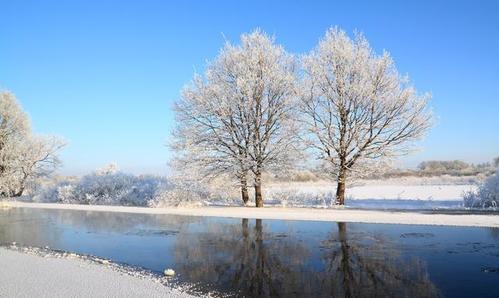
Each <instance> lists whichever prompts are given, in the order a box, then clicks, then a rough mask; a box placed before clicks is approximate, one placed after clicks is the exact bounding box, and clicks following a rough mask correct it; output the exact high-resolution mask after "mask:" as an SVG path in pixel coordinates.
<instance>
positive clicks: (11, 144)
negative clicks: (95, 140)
mask: <svg viewBox="0 0 499 298" xmlns="http://www.w3.org/2000/svg"><path fill="white" fill-rule="evenodd" d="M64 145H65V143H64V142H63V141H62V140H61V139H59V138H56V137H52V136H46V137H45V136H35V135H32V133H31V127H30V122H29V119H28V116H27V115H26V113H24V112H23V110H22V108H21V107H20V105H19V104H18V102H17V100H16V98H15V96H14V95H13V94H12V93H10V92H6V91H2V92H0V197H6V196H7V197H8V196H20V195H22V194H23V193H24V191H25V189H26V187H28V185H29V184H30V183H35V182H36V181H37V179H39V178H42V177H47V176H48V175H50V174H51V173H52V172H53V171H54V170H55V169H56V168H57V167H58V166H59V164H60V161H59V159H58V156H57V152H58V151H59V150H60V149H61V148H62V147H63V146H64Z"/></svg>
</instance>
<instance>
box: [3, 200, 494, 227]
mask: <svg viewBox="0 0 499 298" xmlns="http://www.w3.org/2000/svg"><path fill="white" fill-rule="evenodd" d="M13 207H21V208H45V209H64V210H84V211H104V212H124V213H141V214H170V215H186V216H214V217H231V218H258V219H281V220H311V221H337V222H361V223H385V224H415V225H448V226H475V227H499V215H496V214H433V213H421V212H409V211H377V210H352V209H344V208H330V209H324V208H278V207H267V208H254V207H206V206H205V207H197V208H194V207H190V208H185V207H184V208H147V207H124V206H102V205H75V204H53V203H23V202H4V203H3V208H13Z"/></svg>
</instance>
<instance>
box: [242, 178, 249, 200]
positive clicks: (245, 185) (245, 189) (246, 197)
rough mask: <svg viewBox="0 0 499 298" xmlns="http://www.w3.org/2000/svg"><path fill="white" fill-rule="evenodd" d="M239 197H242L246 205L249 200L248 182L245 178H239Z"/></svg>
mask: <svg viewBox="0 0 499 298" xmlns="http://www.w3.org/2000/svg"><path fill="white" fill-rule="evenodd" d="M241 198H242V199H243V203H244V205H245V206H246V205H247V204H248V201H249V193H248V183H247V181H246V178H243V179H241Z"/></svg>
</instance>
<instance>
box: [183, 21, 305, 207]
mask: <svg viewBox="0 0 499 298" xmlns="http://www.w3.org/2000/svg"><path fill="white" fill-rule="evenodd" d="M295 74H296V73H295V63H294V59H293V56H291V55H290V54H288V53H286V51H285V50H284V49H283V48H282V47H281V46H279V45H276V44H275V42H274V39H273V38H271V37H269V36H267V35H266V34H265V33H263V32H261V31H259V30H255V31H254V32H252V33H250V34H243V35H242V36H241V44H240V45H232V44H230V43H227V44H226V45H225V46H224V48H223V49H222V50H221V52H220V54H219V55H218V57H217V58H216V59H215V60H214V61H213V62H212V63H210V64H209V65H208V67H207V69H206V72H205V75H204V77H201V76H195V78H194V80H193V82H192V84H191V85H190V86H189V87H187V88H186V89H185V90H184V92H183V94H182V99H181V100H180V101H179V102H177V104H176V106H175V111H176V114H177V121H178V126H177V129H176V131H175V133H174V136H175V141H174V143H173V148H174V149H176V151H177V152H178V157H179V158H178V159H177V161H180V162H178V164H180V165H181V166H182V167H184V168H185V167H195V168H196V169H199V170H198V171H199V172H201V173H203V174H204V175H207V176H213V175H219V174H222V173H225V174H227V173H228V174H230V175H232V176H234V177H235V178H237V180H238V181H239V182H240V185H241V192H242V199H243V201H244V202H245V203H247V201H248V192H247V185H248V178H249V175H250V174H251V175H252V178H253V179H254V184H253V185H254V188H255V202H256V206H257V207H262V206H263V197H262V189H261V186H262V173H263V171H270V170H273V169H276V168H279V167H285V166H286V165H287V164H289V163H290V161H291V160H292V158H293V156H295V155H294V153H295V152H296V150H295V147H296V142H294V140H295V138H296V126H295V124H294V119H295V118H296V117H295V115H294V111H293V108H294V101H295V100H296V92H295Z"/></svg>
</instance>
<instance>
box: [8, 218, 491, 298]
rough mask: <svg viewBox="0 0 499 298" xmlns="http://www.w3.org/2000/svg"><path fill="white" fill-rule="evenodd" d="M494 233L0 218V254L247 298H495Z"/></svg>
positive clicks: (165, 220)
mask: <svg viewBox="0 0 499 298" xmlns="http://www.w3.org/2000/svg"><path fill="white" fill-rule="evenodd" d="M497 231H498V229H486V228H462V227H460V228H451V227H424V226H410V225H405V226H398V225H372V224H357V223H348V224H346V223H326V222H305V221H303V222H299V221H278V220H265V221H262V220H258V219H256V220H254V219H252V220H248V219H227V218H207V217H206V218H204V217H186V216H170V215H146V214H127V213H108V212H86V211H69V210H40V209H24V208H14V209H10V210H0V244H2V243H3V244H6V243H10V242H12V241H16V242H18V243H19V244H20V245H31V246H41V247H43V246H46V245H48V246H50V247H51V248H55V249H61V250H66V251H72V252H77V253H82V254H92V255H95V256H99V257H103V258H108V259H111V260H113V261H116V262H122V263H126V264H129V265H132V266H139V267H143V268H145V269H149V270H151V271H155V272H157V273H158V274H160V273H161V272H162V271H163V270H164V269H165V268H174V269H175V271H176V272H177V273H178V275H177V277H178V279H179V281H180V282H187V283H195V284H197V285H199V289H201V290H206V291H211V290H216V291H219V292H223V293H225V294H228V295H229V296H230V295H234V296H246V297H276V296H281V297H367V296H369V297H373V296H374V297H376V296H382V297H393V296H395V297H400V296H402V297H435V296H440V294H442V295H445V296H453V297H460V296H461V297H466V296H480V297H497V296H498V295H499V288H497V282H498V281H499V279H498V278H499V275H498V274H496V273H494V272H496V271H497V270H496V269H497V264H498V260H499V237H498V236H497V235H499V233H498V232H497ZM463 277H466V280H467V282H461V283H456V282H455V281H456V280H462V279H463Z"/></svg>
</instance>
